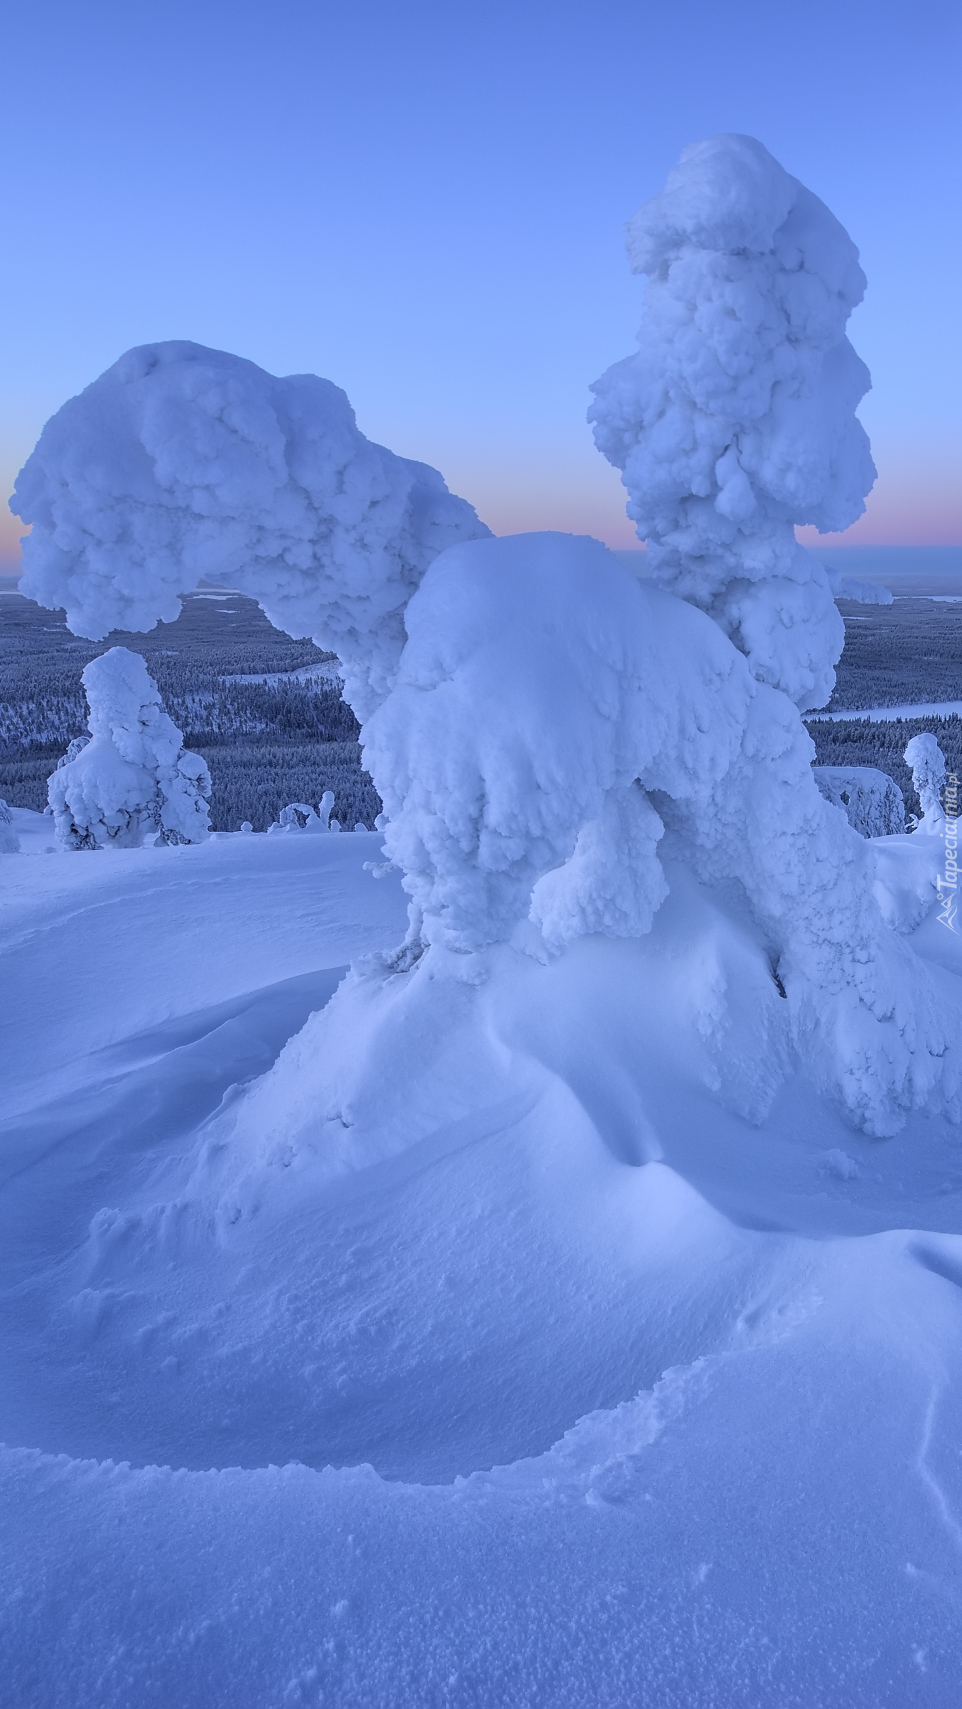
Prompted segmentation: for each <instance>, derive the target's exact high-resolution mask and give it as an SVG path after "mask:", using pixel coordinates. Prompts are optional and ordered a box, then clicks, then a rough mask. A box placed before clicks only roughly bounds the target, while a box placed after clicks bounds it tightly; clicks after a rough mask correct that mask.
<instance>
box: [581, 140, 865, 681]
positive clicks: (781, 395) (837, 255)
mask: <svg viewBox="0 0 962 1709" xmlns="http://www.w3.org/2000/svg"><path fill="white" fill-rule="evenodd" d="M627 230H628V254H629V259H630V261H631V266H632V269H633V271H634V272H636V273H644V274H647V275H648V281H649V282H648V285H647V289H646V295H645V313H644V319H643V321H642V325H641V329H640V332H639V334H638V344H639V348H638V350H637V352H636V353H635V354H634V355H633V356H629V357H627V358H626V359H625V360H624V361H622V362H618V363H616V364H615V366H614V367H612V368H609V370H608V372H607V373H606V374H604V375H603V376H602V378H601V379H600V380H598V381H597V382H596V384H595V386H594V388H593V389H594V391H595V394H596V402H595V404H594V405H593V407H592V409H591V411H590V419H591V420H592V421H593V423H594V431H595V439H596V442H597V444H598V447H599V449H600V450H601V451H602V452H603V453H604V455H605V456H606V457H607V458H608V459H609V461H610V462H612V463H613V464H614V465H615V466H616V467H617V468H619V469H621V470H622V472H623V473H622V479H623V481H624V484H625V486H626V487H627V489H628V493H629V499H630V502H629V504H628V514H629V516H631V517H632V519H633V520H634V522H635V523H636V525H637V530H638V534H639V536H640V537H641V538H642V539H647V541H648V549H649V561H650V563H651V566H652V568H653V569H654V570H655V572H656V573H657V574H658V576H659V577H660V579H661V580H662V582H663V584H664V585H665V586H666V587H669V588H671V589H672V590H673V591H674V592H676V593H679V594H681V595H682V596H683V597H684V598H686V599H689V600H691V601H693V603H695V604H696V605H699V606H701V607H702V609H703V610H705V611H707V612H709V613H710V614H711V616H712V617H714V618H715V619H716V621H717V622H718V623H720V624H721V626H722V628H723V629H724V630H725V632H726V634H728V635H730V636H731V637H732V638H733V639H734V640H735V642H736V644H737V645H738V646H739V647H740V648H741V650H742V651H743V652H744V653H745V654H746V655H747V657H748V660H749V662H750V664H751V667H752V670H753V671H754V673H755V675H756V676H758V677H759V678H760V680H761V681H763V682H768V683H771V684H773V685H774V686H776V687H779V688H782V689H784V690H785V692H786V693H787V694H788V695H789V696H790V697H791V699H793V700H795V701H796V702H797V704H798V705H799V706H801V707H803V708H807V707H814V706H820V705H823V704H824V702H825V701H826V700H827V699H828V696H829V694H830V693H831V689H832V682H833V667H834V665H835V662H836V660H837V658H838V656H839V654H840V652H841V650H842V642H843V630H842V623H841V619H840V618H839V616H838V613H837V612H836V610H835V606H834V603H833V598H832V590H831V587H830V582H829V576H828V574H827V572H826V571H825V569H824V568H823V566H822V565H821V564H819V563H818V562H817V560H815V559H814V558H813V557H812V556H811V555H810V554H808V553H806V552H804V551H803V550H802V548H801V547H799V546H798V545H797V544H796V541H795V532H794V525H795V524H796V523H814V524H815V526H816V527H817V528H819V529H821V530H823V531H825V530H836V529H843V528H846V527H847V526H848V524H849V523H851V522H854V520H855V519H856V517H858V516H859V515H861V513H862V511H863V509H864V497H865V494H866V493H867V492H868V490H869V488H870V487H871V485H872V482H873V480H874V478H875V470H874V466H873V464H872V460H871V456H870V453H869V445H868V440H867V438H866V435H865V433H864V431H863V429H862V427H861V424H860V423H859V421H858V420H857V418H856V415H855V406H856V405H857V403H858V401H859V399H860V398H861V397H862V395H863V394H864V393H865V392H866V391H867V390H868V387H869V384H870V381H869V374H868V370H867V369H866V367H865V365H864V364H863V363H862V362H861V361H860V359H859V357H858V356H857V355H856V354H855V351H854V350H853V349H852V346H851V345H850V343H849V342H848V339H847V338H846V337H845V325H846V322H847V320H848V317H849V315H850V313H851V311H852V309H853V308H854V307H855V305H856V304H857V303H858V302H859V301H860V300H861V297H862V293H863V291H864V288H865V279H864V275H863V273H862V270H861V268H860V267H859V264H858V253H857V251H856V249H855V246H854V244H853V243H852V242H851V239H850V238H849V237H848V235H847V233H846V232H845V231H844V230H843V228H842V226H841V225H840V224H839V223H838V221H837V220H836V219H835V218H834V216H833V215H832V214H831V213H830V212H829V210H828V209H827V208H826V207H825V206H824V204H823V203H822V202H820V201H819V200H818V198H817V197H816V196H814V195H812V193H811V191H809V190H807V189H806V188H805V187H804V185H802V184H800V183H799V182H798V180H797V179H796V178H793V177H791V176H790V174H789V173H787V172H785V171H784V170H783V169H782V167H781V166H780V165H779V164H778V162H777V161H776V160H774V159H773V158H772V156H771V155H770V154H769V153H768V151H767V149H765V148H763V146H762V144H761V143H759V142H756V141H755V140H754V139H753V138H751V137H745V136H734V135H732V136H727V135H726V136H716V137H712V138H710V139H709V140H708V141H706V142H701V143H696V144H694V145H693V146H692V147H690V148H687V149H685V151H684V153H683V154H682V156H681V159H680V160H679V162H678V165H677V166H676V167H675V168H674V170H673V171H672V172H671V173H670V174H669V176H668V181H667V184H666V187H665V189H664V191H663V192H662V193H661V195H659V196H656V197H654V199H653V200H652V201H650V202H647V203H646V204H645V205H644V207H642V208H641V209H640V210H639V212H638V213H637V214H636V215H635V217H634V219H633V220H631V221H630V223H629V225H628V228H627Z"/></svg>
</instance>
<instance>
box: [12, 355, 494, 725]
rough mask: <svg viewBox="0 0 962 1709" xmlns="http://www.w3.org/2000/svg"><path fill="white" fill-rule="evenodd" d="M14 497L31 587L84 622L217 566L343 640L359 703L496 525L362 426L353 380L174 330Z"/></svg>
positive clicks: (270, 612)
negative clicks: (448, 564) (278, 365)
mask: <svg viewBox="0 0 962 1709" xmlns="http://www.w3.org/2000/svg"><path fill="white" fill-rule="evenodd" d="M11 508H12V509H13V510H14V511H15V512H16V513H17V514H18V515H19V516H21V517H22V518H23V520H24V521H25V522H29V523H31V524H32V527H33V531H32V533H31V534H30V536H29V538H28V539H27V540H26V542H25V545H24V564H25V574H24V578H23V582H22V584H21V588H22V592H23V593H25V594H26V595H27V597H28V598H29V599H35V600H37V601H38V602H39V604H41V605H47V606H53V607H58V606H64V607H65V608H66V611H67V622H68V624H69V626H70V628H71V629H73V630H74V632H75V633H77V634H81V635H87V636H90V637H91V638H92V639H94V640H99V639H101V638H102V637H103V636H104V635H107V634H108V633H109V632H110V630H111V629H150V628H152V627H153V625H154V624H155V623H156V622H157V621H158V620H159V619H164V620H165V621H170V620H172V619H173V618H175V617H176V616H177V615H178V613H179V611H180V599H181V596H182V595H183V594H184V593H188V592H189V591H190V590H191V589H192V588H194V587H195V586H196V585H197V583H198V582H199V581H200V580H201V579H204V578H207V579H210V580H213V581H219V582H224V583H229V584H230V585H231V586H233V587H237V588H239V589H240V590H241V591H242V592H244V593H247V594H250V595H251V596H252V597H253V598H255V599H256V600H258V601H259V603H260V605H261V607H262V609H263V610H264V612H265V613H266V615H267V616H268V618H269V619H270V620H271V622H273V623H275V624H277V626H278V627H279V628H281V629H284V630H286V631H287V633H288V634H289V635H294V636H298V637H301V636H308V635H309V636H311V637H312V638H313V639H314V640H315V641H316V642H317V643H318V645H319V646H322V647H324V648H325V649H330V650H331V651H334V652H336V653H337V654H338V656H339V658H340V659H341V661H342V664H343V665H344V668H345V677H346V682H347V687H348V694H349V698H350V700H351V704H352V705H353V706H354V709H355V711H357V712H358V714H359V716H360V717H362V718H363V717H364V716H365V715H366V713H367V712H368V711H369V710H371V709H372V708H373V706H374V705H376V704H377V702H378V700H379V699H380V698H381V697H382V695H383V694H384V692H385V691H386V689H387V686H388V685H389V683H390V681H391V680H392V676H393V672H394V669H395V666H396V662H397V658H398V656H399V654H400V650H401V647H402V646H403V642H404V626H403V620H402V613H403V609H404V606H405V605H406V603H407V601H408V599H409V598H410V596H411V594H412V593H413V591H414V589H415V588H416V587H417V585H418V583H419V581H420V580H421V577H422V575H423V574H424V571H425V570H426V569H427V567H428V565H429V564H430V563H431V561H432V559H434V558H435V557H436V556H437V554H438V553H439V552H440V551H442V550H443V549H444V548H445V547H446V546H450V545H453V544H454V543H455V542H457V541H459V540H471V539H476V538H478V537H481V536H483V535H486V534H487V533H488V530H487V528H485V526H484V524H483V523H481V522H480V521H479V520H478V517H477V516H476V514H475V512H474V510H473V508H472V507H471V505H469V504H468V503H466V501H465V500H464V499H460V498H456V497H455V496H454V495H453V494H452V493H449V492H448V489H447V487H446V486H445V484H444V481H443V480H442V478H441V476H440V475H439V474H438V473H437V471H436V470H435V469H431V468H429V467H428V466H427V465H426V464H424V463H414V462H410V461H408V460H407V459H406V458H403V457H396V456H395V455H394V454H393V452H391V451H388V450H386V449H385V448H384V447H383V446H381V445H375V444H373V443H372V442H371V441H370V440H369V439H366V438H365V437H364V435H363V433H361V432H360V431H359V429H358V427H357V425H356V422H355V419H354V412H353V410H352V409H351V406H350V404H349V402H348V400H347V398H346V397H345V395H344V393H343V392H342V391H341V390H340V389H339V388H338V387H337V386H335V385H332V384H331V382H330V381H329V380H321V379H317V378H316V377H315V376H314V375H312V374H298V375H293V376H291V377H289V378H287V379H276V378H275V377H274V376H273V375H271V374H267V373H265V372H264V370H263V369H262V368H258V367H257V366H256V365H255V364H254V363H253V362H247V361H245V360H244V359H243V358H242V357H239V356H231V355H228V354H226V353H225V352H224V351H220V350H208V349H205V348H204V346H202V345H199V344H189V343H181V342H171V343H165V344H149V345H143V346H141V347H140V348H139V349H135V350H130V351H128V352H127V354H126V355H125V356H122V357H121V358H120V361H119V362H115V363H114V366H113V367H112V368H108V370H107V372H106V373H105V374H102V375H101V377H100V379H99V380H95V381H94V382H93V384H92V385H90V386H88V387H87V389H86V390H85V391H83V392H81V394H80V396H79V397H76V398H71V399H70V401H69V402H68V403H66V404H64V406H63V408H62V409H60V410H58V412H57V414H56V415H55V416H53V417H52V418H51V420H50V421H48V423H47V425H46V427H45V428H44V430H43V433H42V434H41V436H40V440H39V443H38V444H37V447H36V449H35V450H34V452H33V454H32V455H31V457H30V458H29V459H28V461H27V463H26V465H25V467H24V468H23V470H22V471H21V473H20V476H19V477H18V480H17V485H16V492H15V495H14V498H13V500H12V501H11Z"/></svg>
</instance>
